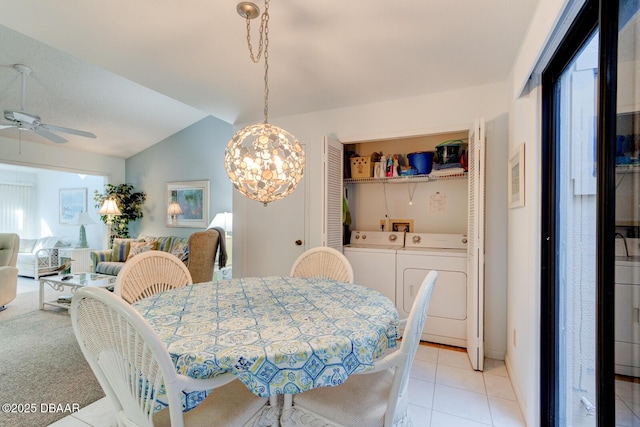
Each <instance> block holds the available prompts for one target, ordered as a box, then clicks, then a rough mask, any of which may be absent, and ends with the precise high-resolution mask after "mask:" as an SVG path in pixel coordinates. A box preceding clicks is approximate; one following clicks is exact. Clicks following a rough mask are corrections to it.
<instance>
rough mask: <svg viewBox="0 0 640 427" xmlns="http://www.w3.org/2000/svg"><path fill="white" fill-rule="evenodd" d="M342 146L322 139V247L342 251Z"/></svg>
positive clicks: (338, 142)
mask: <svg viewBox="0 0 640 427" xmlns="http://www.w3.org/2000/svg"><path fill="white" fill-rule="evenodd" d="M342 153H343V146H342V143H341V142H340V141H338V140H336V139H333V138H329V137H326V138H325V139H324V159H323V160H324V174H325V179H324V183H325V186H324V215H323V216H324V224H323V228H324V229H323V230H322V236H323V238H322V240H323V245H324V246H329V247H331V248H334V249H337V250H339V251H342V194H343V189H342V166H343V155H342Z"/></svg>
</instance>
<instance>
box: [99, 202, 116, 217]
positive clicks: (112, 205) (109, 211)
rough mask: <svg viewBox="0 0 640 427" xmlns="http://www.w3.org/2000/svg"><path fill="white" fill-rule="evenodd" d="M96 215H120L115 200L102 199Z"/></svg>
mask: <svg viewBox="0 0 640 427" xmlns="http://www.w3.org/2000/svg"><path fill="white" fill-rule="evenodd" d="M98 213H99V214H100V215H122V212H120V209H118V204H117V203H116V201H115V199H104V201H103V202H102V206H100V210H99V211H98Z"/></svg>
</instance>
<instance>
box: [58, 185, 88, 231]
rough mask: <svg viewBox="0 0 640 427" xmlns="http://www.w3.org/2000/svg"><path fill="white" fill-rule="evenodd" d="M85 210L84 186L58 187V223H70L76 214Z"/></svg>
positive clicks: (85, 195) (85, 190)
mask: <svg viewBox="0 0 640 427" xmlns="http://www.w3.org/2000/svg"><path fill="white" fill-rule="evenodd" d="M86 211H87V189H86V188H61V189H60V224H71V223H72V222H73V220H74V218H75V216H76V215H77V214H79V213H81V212H86Z"/></svg>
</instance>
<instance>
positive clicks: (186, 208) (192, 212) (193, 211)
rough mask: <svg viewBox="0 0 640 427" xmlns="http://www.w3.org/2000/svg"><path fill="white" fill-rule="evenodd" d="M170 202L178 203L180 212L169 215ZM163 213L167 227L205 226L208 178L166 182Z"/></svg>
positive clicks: (206, 220) (207, 214) (207, 219)
mask: <svg viewBox="0 0 640 427" xmlns="http://www.w3.org/2000/svg"><path fill="white" fill-rule="evenodd" d="M172 203H178V205H180V210H181V211H182V213H180V214H177V215H171V214H170V213H169V212H170V209H169V207H170V206H171V204H172ZM165 213H166V225H167V227H190V228H207V226H208V225H209V180H203V181H179V182H168V183H167V205H166V207H165Z"/></svg>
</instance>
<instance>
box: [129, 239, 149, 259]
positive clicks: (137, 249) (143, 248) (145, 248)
mask: <svg viewBox="0 0 640 427" xmlns="http://www.w3.org/2000/svg"><path fill="white" fill-rule="evenodd" d="M139 243H145V244H144V245H135V246H133V245H134V244H135V243H132V244H131V245H132V246H131V249H130V250H129V256H127V261H129V260H130V259H131V258H133V257H134V256H136V255H138V254H141V253H143V252H149V251H153V250H155V249H154V246H155V245H153V244H148V243H147V242H139Z"/></svg>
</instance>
